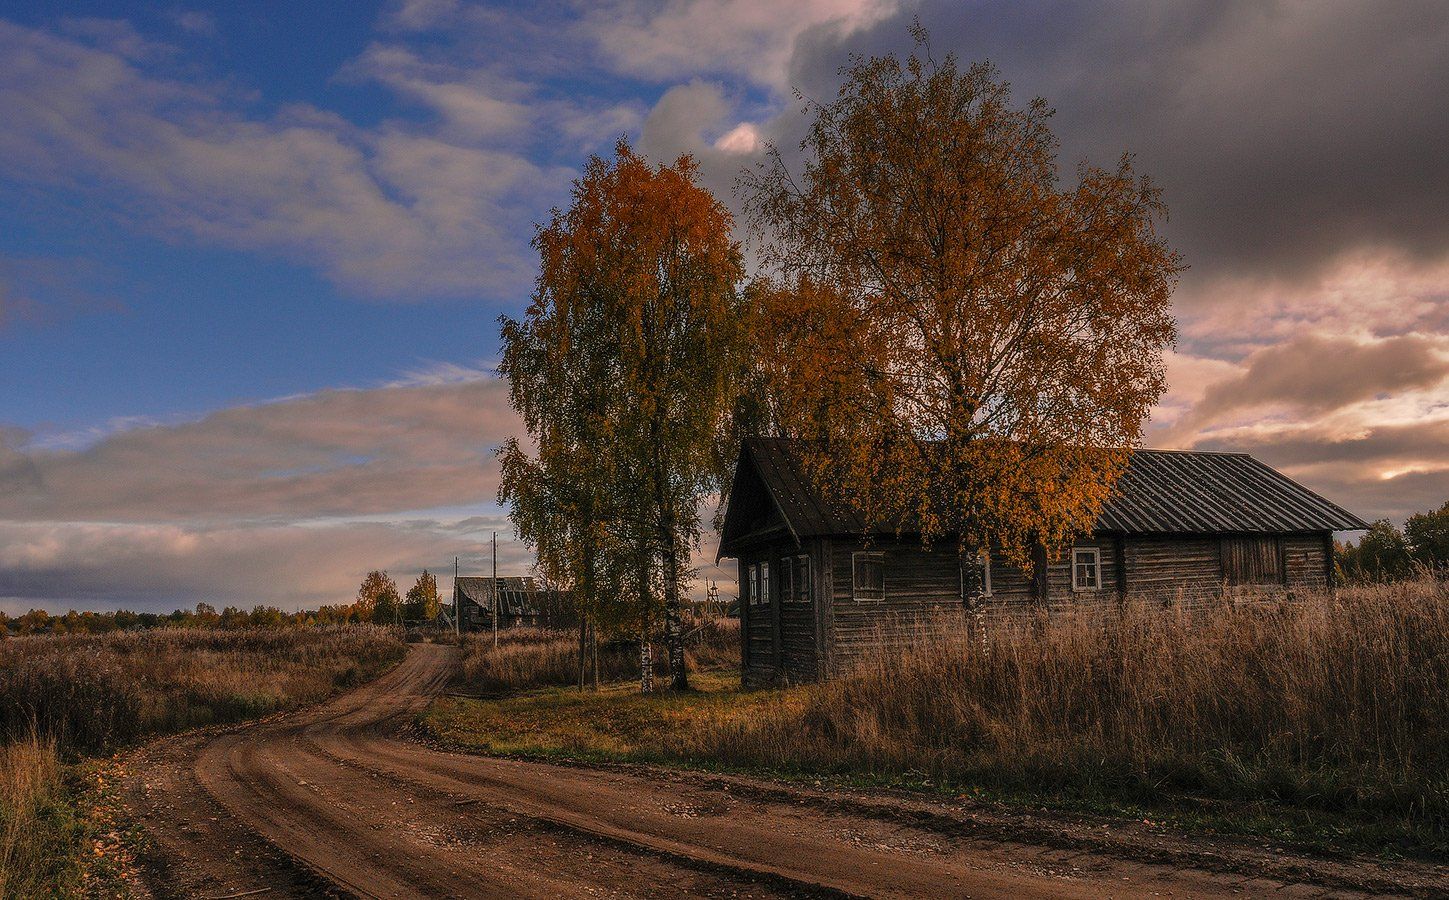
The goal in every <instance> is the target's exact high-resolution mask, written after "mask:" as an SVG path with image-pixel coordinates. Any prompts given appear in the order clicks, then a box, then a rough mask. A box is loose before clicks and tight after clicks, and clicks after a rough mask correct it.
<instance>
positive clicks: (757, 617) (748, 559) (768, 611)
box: [740, 548, 779, 684]
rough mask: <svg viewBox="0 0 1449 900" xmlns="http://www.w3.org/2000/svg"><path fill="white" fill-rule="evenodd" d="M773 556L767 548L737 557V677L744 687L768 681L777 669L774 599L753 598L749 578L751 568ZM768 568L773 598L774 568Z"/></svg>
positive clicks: (752, 589) (770, 597)
mask: <svg viewBox="0 0 1449 900" xmlns="http://www.w3.org/2000/svg"><path fill="white" fill-rule="evenodd" d="M774 555H775V554H774V553H772V552H771V550H770V549H768V548H765V549H752V550H750V551H748V552H745V553H742V554H741V555H740V635H741V643H742V644H743V650H744V659H743V660H742V663H743V665H742V667H741V674H742V677H743V678H744V681H745V683H747V684H759V683H764V682H768V681H771V680H773V679H774V677H775V673H776V671H777V670H778V668H779V654H778V653H777V651H776V646H775V639H776V627H775V611H776V604H775V602H774V597H773V596H769V597H763V598H757V597H756V596H755V594H754V591H755V587H754V585H753V584H752V583H751V580H752V579H751V577H750V572H751V570H752V569H753V568H754V567H756V566H759V565H760V564H762V563H766V562H770V561H771V559H772V557H773V556H774ZM770 568H771V571H770V576H771V577H770V594H771V595H773V594H774V592H775V587H774V581H775V579H774V574H775V573H774V565H771V567H770ZM762 600H763V601H765V602H761V601H762Z"/></svg>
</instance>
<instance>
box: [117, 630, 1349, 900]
mask: <svg viewBox="0 0 1449 900" xmlns="http://www.w3.org/2000/svg"><path fill="white" fill-rule="evenodd" d="M456 653H457V651H456V650H455V649H454V648H451V647H446V646H442V645H433V644H419V645H414V646H413V647H412V648H411V651H410V653H409V654H408V656H407V658H406V659H405V660H404V661H403V662H402V663H401V664H400V665H399V666H398V667H397V668H395V669H394V670H393V671H392V672H390V673H388V674H387V675H385V676H384V677H382V678H380V679H378V680H377V681H375V682H372V683H371V684H368V685H365V686H363V687H361V688H358V689H357V690H354V691H351V692H349V693H347V694H344V695H341V696H339V697H337V698H335V699H333V700H332V701H330V702H327V703H324V704H322V705H319V706H316V707H312V708H309V709H306V710H302V711H299V712H296V713H291V714H287V715H282V716H278V717H273V718H271V719H269V720H264V721H262V722H260V723H255V724H252V725H249V726H245V727H241V728H237V729H234V730H230V731H227V732H224V733H221V734H220V735H216V734H210V735H192V736H184V737H182V738H177V739H173V740H172V741H170V742H162V743H161V744H159V745H157V747H156V748H154V749H152V750H150V751H148V755H145V756H143V758H142V759H141V760H140V765H139V766H138V767H137V769H138V771H139V775H138V777H137V780H136V788H135V806H136V808H137V813H138V816H139V817H140V819H141V821H142V823H143V825H144V827H145V828H146V830H147V831H148V832H149V834H150V837H151V838H152V840H151V845H152V850H151V852H150V859H149V862H150V868H151V869H152V870H153V871H156V872H159V873H160V875H159V877H156V878H153V879H151V881H152V884H151V888H152V890H153V891H154V892H155V893H156V894H159V895H163V896H165V895H171V896H178V897H239V896H249V895H253V894H254V895H255V896H258V897H263V898H266V900H271V898H273V897H281V896H328V895H332V896H361V897H547V898H559V897H575V896H629V897H634V896H638V897H652V896H670V897H676V896H681V895H688V896H703V897H771V896H813V895H823V896H869V897H888V896H901V897H907V896H909V897H942V896H970V897H977V898H982V897H1015V898H1031V897H1103V896H1114V895H1115V896H1121V897H1126V896H1144V895H1154V894H1156V895H1163V896H1166V895H1171V896H1178V897H1183V896H1202V897H1213V896H1226V895H1229V894H1232V895H1237V896H1241V895H1242V894H1243V893H1244V891H1245V890H1247V891H1248V892H1249V893H1251V892H1253V891H1252V887H1253V884H1254V883H1253V882H1252V881H1251V880H1250V876H1249V875H1245V874H1243V873H1242V872H1238V873H1225V872H1213V871H1208V870H1206V869H1200V868H1183V867H1181V866H1171V865H1166V864H1142V863H1140V862H1130V861H1127V860H1124V859H1120V858H1116V857H1114V856H1111V855H1108V854H1104V853H1099V852H1083V851H1082V850H1081V848H1080V847H1076V848H1070V847H1068V848H1050V847H1042V846H1034V845H1032V844H1030V843H1028V842H1024V841H1019V840H1018V841H1013V840H1004V839H1002V838H1001V837H1000V836H997V837H989V838H988V837H983V836H982V835H981V834H974V833H972V832H971V830H970V828H968V827H964V826H963V827H962V828H961V829H960V830H959V831H953V829H952V828H950V827H942V824H941V822H940V821H936V820H933V819H932V817H931V816H929V815H926V816H923V815H920V814H919V811H917V813H916V814H902V812H901V810H900V809H899V808H895V807H893V808H890V809H887V808H885V807H882V808H881V809H880V810H877V809H873V808H872V807H871V806H870V805H869V804H865V803H859V802H841V803H839V804H838V805H834V804H832V802H831V801H830V800H829V795H824V794H822V793H821V792H813V793H810V792H792V791H791V790H789V789H775V790H770V789H768V788H764V787H760V788H756V789H752V788H751V787H750V784H751V783H750V782H747V781H743V780H731V779H716V778H708V777H703V776H689V775H678V774H671V773H662V772H651V771H647V770H600V769H591V768H581V767H570V766H555V765H546V764H540V763H530V762H523V761H518V760H506V759H496V758H491V757H481V756H472V755H466V754H455V753H447V752H441V751H438V750H436V749H432V748H430V747H428V746H426V745H425V744H422V743H420V742H417V741H414V740H410V739H409V738H408V737H407V736H406V734H405V731H406V730H407V727H408V726H409V725H410V724H411V722H412V721H413V718H414V716H415V715H416V713H417V712H418V711H419V710H421V709H422V708H423V707H424V706H425V705H426V704H427V702H428V701H429V699H430V698H431V697H433V696H434V695H436V694H437V693H438V692H439V691H440V690H442V688H443V686H444V685H445V684H446V683H447V681H448V679H449V678H450V677H451V675H452V673H453V671H454V669H455V667H456V665H457V657H456ZM822 798H824V799H822ZM908 812H909V811H908ZM1257 886H1258V887H1266V886H1272V887H1275V888H1281V887H1283V885H1282V883H1281V882H1262V883H1258V884H1257ZM1289 893H1290V894H1291V893H1293V892H1291V891H1290V892H1289ZM1344 893H1345V892H1343V891H1340V892H1339V893H1338V894H1337V895H1338V896H1342V895H1343V894H1344ZM1305 895H1307V894H1305Z"/></svg>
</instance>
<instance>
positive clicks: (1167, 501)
mask: <svg viewBox="0 0 1449 900" xmlns="http://www.w3.org/2000/svg"><path fill="white" fill-rule="evenodd" d="M797 450H798V444H797V442H795V441H792V440H789V439H785V438H753V439H751V440H748V441H746V442H745V446H744V448H743V450H742V452H741V455H740V464H741V465H745V464H750V465H753V466H754V467H755V470H756V471H757V472H758V473H759V475H760V480H761V481H762V482H763V484H764V485H765V487H766V489H767V490H768V491H769V493H770V495H771V496H772V498H773V499H774V501H775V503H776V504H777V505H778V506H779V508H780V512H781V513H782V514H783V515H784V516H785V519H786V521H787V522H788V523H789V525H790V527H791V529H792V530H793V531H794V533H795V534H796V535H797V536H798V537H801V538H804V537H810V536H815V535H827V534H860V533H861V532H862V531H863V530H864V524H863V523H862V521H861V520H860V518H859V516H857V515H855V514H854V513H853V512H852V511H850V510H848V509H840V508H835V507H833V506H832V505H831V504H829V503H827V502H826V501H825V500H824V499H823V498H822V497H821V496H820V494H819V492H817V491H816V490H815V489H814V486H813V485H812V484H811V483H810V479H809V478H808V477H807V476H806V474H805V471H804V468H803V466H802V465H801V462H800V458H799V454H798V452H797ZM742 524H743V523H732V522H731V519H730V517H729V515H728V510H727V511H726V517H725V528H724V533H723V535H722V538H723V540H722V544H729V543H731V542H732V541H733V540H735V539H737V538H739V537H741V536H742V535H741V534H737V533H732V532H733V531H737V530H738V529H739V526H740V525H742ZM1367 527H1368V523H1366V522H1364V521H1363V520H1362V519H1360V518H1359V517H1358V516H1355V515H1354V514H1353V513H1350V512H1348V511H1347V510H1345V509H1344V508H1343V507H1341V506H1338V505H1337V504H1335V503H1332V502H1330V501H1328V500H1326V499H1324V498H1323V497H1320V496H1319V495H1318V494H1315V493H1314V492H1313V491H1310V490H1309V489H1307V488H1305V487H1303V486H1302V485H1300V484H1298V483H1297V482H1295V481H1293V480H1291V479H1290V478H1288V477H1287V476H1285V475H1283V474H1282V473H1280V472H1278V471H1276V470H1274V469H1272V468H1270V467H1269V466H1267V465H1264V464H1263V463H1261V462H1259V461H1258V460H1256V459H1254V458H1253V457H1251V456H1249V455H1248V454H1246V453H1212V452H1205V451H1192V450H1136V451H1133V453H1132V458H1131V461H1130V462H1129V464H1128V467H1127V472H1126V473H1125V474H1124V475H1123V476H1122V478H1121V479H1120V480H1119V481H1118V482H1117V486H1116V490H1115V492H1114V495H1113V497H1112V499H1111V500H1110V501H1108V503H1107V504H1106V506H1105V507H1104V508H1103V510H1102V513H1101V515H1100V516H1099V517H1098V520H1097V530H1098V531H1104V532H1122V533H1126V534H1255V533H1257V534H1264V533H1267V534H1274V533H1287V532H1315V531H1351V530H1356V529H1361V528H1367ZM722 549H723V547H722Z"/></svg>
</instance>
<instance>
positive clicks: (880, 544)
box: [830, 539, 964, 673]
mask: <svg viewBox="0 0 1449 900" xmlns="http://www.w3.org/2000/svg"><path fill="white" fill-rule="evenodd" d="M857 552H878V553H883V554H884V557H885V599H883V600H856V599H855V596H854V588H855V578H854V570H853V568H852V563H853V560H852V557H853V555H854V554H855V553H857ZM830 558H831V565H830V570H831V583H832V591H831V598H830V599H831V604H830V605H831V612H830V617H831V621H832V627H831V632H830V637H831V651H830V670H831V671H832V672H837V673H838V672H841V671H844V670H846V669H849V668H850V667H851V666H853V665H855V664H856V663H858V662H859V661H860V660H861V659H862V658H863V657H864V656H865V655H866V654H867V653H868V652H870V651H871V650H873V649H875V648H877V647H883V646H884V647H890V646H902V645H904V644H906V643H909V641H910V640H911V638H912V637H913V636H915V635H917V634H918V633H919V629H920V628H922V627H925V626H927V625H931V626H937V627H964V622H963V621H962V619H961V616H962V612H963V611H962V607H961V597H960V594H961V583H960V573H959V571H958V569H957V561H956V550H955V547H954V546H937V547H936V548H934V549H932V550H929V551H928V550H925V549H923V548H922V547H921V546H920V545H919V544H916V543H913V542H911V541H901V540H896V539H888V540H879V541H875V542H872V543H871V544H870V545H869V546H867V545H865V544H864V543H862V542H861V541H858V540H849V539H846V540H840V539H837V540H835V541H832V546H831V553H830Z"/></svg>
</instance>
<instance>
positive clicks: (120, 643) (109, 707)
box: [0, 626, 406, 898]
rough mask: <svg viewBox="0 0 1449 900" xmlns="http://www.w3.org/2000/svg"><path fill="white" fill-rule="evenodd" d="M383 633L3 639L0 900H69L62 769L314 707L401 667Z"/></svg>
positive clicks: (72, 796)
mask: <svg viewBox="0 0 1449 900" xmlns="http://www.w3.org/2000/svg"><path fill="white" fill-rule="evenodd" d="M405 649H406V647H405V645H404V644H403V642H402V640H401V639H400V638H399V637H398V636H397V635H396V634H395V633H393V632H392V631H391V630H389V629H384V628H379V627H373V626H341V627H332V628H321V629H296V630H286V631H279V630H260V629H258V630H239V631H220V630H216V629H163V630H155V631H146V632H126V633H112V634H106V635H70V636H64V637H47V636H36V637H18V638H12V639H9V640H6V641H3V642H0V898H4V897H37V896H68V895H69V894H68V893H67V891H69V890H70V888H73V887H74V886H75V885H74V882H75V881H76V879H77V878H78V877H79V873H80V871H81V867H80V865H79V863H78V860H79V859H80V857H81V855H82V853H83V849H84V846H85V842H86V839H87V832H88V831H89V830H91V829H92V828H93V827H94V826H93V825H91V824H88V823H87V822H86V820H85V814H84V813H83V811H82V810H81V809H78V808H77V807H78V806H79V807H87V806H88V803H87V801H86V799H85V797H84V795H83V792H82V791H81V790H80V789H79V788H78V787H77V786H75V785H72V784H69V783H68V777H67V775H66V772H67V771H68V766H67V765H66V764H65V763H66V761H67V760H69V759H72V758H74V756H75V755H77V754H93V753H102V752H106V751H109V750H111V749H113V748H115V747H117V746H119V745H122V744H125V743H129V742H131V741H134V740H137V739H140V738H143V737H146V736H149V735H152V734H158V733H164V732H170V731H177V730H180V729H184V728H188V727H191V726H194V725H206V724H211V723H213V722H224V721H236V720H239V719H243V718H247V717H251V716H256V715H261V714H264V713H267V712H270V711H272V710H274V709H278V708H281V707H285V706H290V705H292V704H295V703H301V702H306V701H310V700H320V699H322V698H323V697H326V696H327V695H328V694H330V693H332V692H333V691H334V690H336V689H338V688H340V687H346V686H350V685H352V684H356V683H359V682H361V681H362V680H364V679H366V678H369V677H371V676H373V675H375V674H377V673H378V672H380V671H381V670H382V669H383V668H385V667H386V666H387V665H389V664H390V663H392V662H394V661H396V660H398V659H401V658H402V655H403V653H404V651H405Z"/></svg>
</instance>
